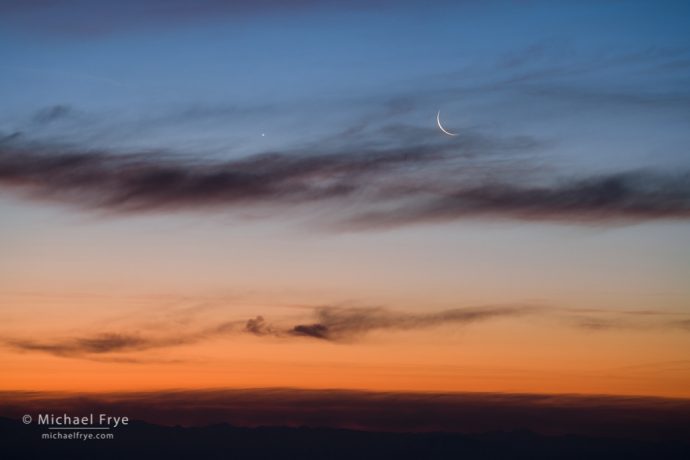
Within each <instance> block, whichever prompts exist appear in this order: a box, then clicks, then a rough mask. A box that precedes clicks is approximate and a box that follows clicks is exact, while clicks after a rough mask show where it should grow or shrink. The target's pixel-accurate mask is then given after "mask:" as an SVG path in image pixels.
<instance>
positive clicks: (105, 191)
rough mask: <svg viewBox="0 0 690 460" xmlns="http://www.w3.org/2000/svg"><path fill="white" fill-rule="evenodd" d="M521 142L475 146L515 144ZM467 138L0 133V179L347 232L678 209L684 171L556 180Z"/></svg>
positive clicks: (589, 218) (100, 199) (136, 203)
mask: <svg viewBox="0 0 690 460" xmlns="http://www.w3.org/2000/svg"><path fill="white" fill-rule="evenodd" d="M521 142H522V144H524V142H523V141H521V140H519V139H516V140H513V141H509V142H508V145H503V146H500V147H498V146H496V145H493V146H489V147H487V146H483V147H479V150H480V151H487V150H489V149H491V148H500V149H502V150H504V151H505V150H506V149H510V148H523V149H524V148H525V146H524V145H522V144H521ZM471 147H472V146H466V148H460V147H458V146H454V145H453V144H421V145H412V146H407V147H400V146H388V147H385V148H384V147H379V148H374V147H362V148H359V147H358V148H352V149H351V150H348V149H345V150H340V151H338V152H333V153H324V154H315V153H305V154H300V153H295V152H277V153H272V154H263V155H255V156H249V157H245V158H240V159H236V160H231V161H227V162H209V161H206V162H203V161H192V160H189V159H188V158H189V157H182V156H179V155H178V156H172V155H165V154H162V153H155V152H151V153H147V152H142V153H135V154H126V155H124V154H115V153H110V152H93V151H81V150H78V149H64V148H63V149H61V148H57V147H52V148H47V147H45V146H44V147H36V146H34V147H31V146H29V145H22V144H18V143H17V142H15V141H14V140H12V139H10V140H5V142H1V143H0V188H2V189H5V190H7V191H12V192H14V193H16V194H18V195H20V196H23V197H26V198H29V199H35V200H42V201H47V202H57V203H63V204H68V205H74V206H77V207H80V208H83V209H91V210H99V211H105V212H111V213H119V214H127V213H146V212H165V211H168V212H169V211H182V210H190V211H192V210H193V211H201V210H207V211H210V210H223V209H225V210H233V209H246V208H247V207H251V208H255V207H261V206H263V207H269V208H270V209H272V210H276V211H279V212H282V213H284V215H291V214H293V213H294V211H296V210H299V209H303V208H304V207H305V206H306V205H310V206H312V209H313V206H321V208H323V209H324V210H328V211H330V212H331V213H332V212H333V210H334V209H338V210H339V211H340V212H339V213H338V215H337V217H334V218H333V219H335V220H336V221H337V222H338V224H337V225H338V226H341V227H347V228H356V229H368V228H376V227H387V226H400V225H406V224H414V223H428V222H439V221H453V220H458V219H464V218H508V219H520V220H540V221H555V222H567V223H583V222H589V223H614V222H615V223H620V222H641V221H648V220H655V219H687V218H688V217H690V173H689V172H687V171H679V172H677V173H661V172H653V171H644V170H642V171H637V172H628V173H611V174H601V175H598V176H593V177H580V178H565V179H562V178H556V177H544V175H543V173H540V174H537V172H536V171H529V170H526V169H525V167H524V166H522V167H518V166H515V167H514V168H512V167H510V165H508V167H506V165H505V164H503V165H502V166H501V165H500V162H499V165H497V164H496V163H492V162H490V161H486V160H485V159H482V161H472V149H471ZM474 148H478V147H477V146H474ZM455 149H457V151H456V150H455ZM468 151H469V153H468ZM300 207H301V208H300ZM279 212H277V213H273V214H279ZM305 212H306V211H305Z"/></svg>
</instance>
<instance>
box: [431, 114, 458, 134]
mask: <svg viewBox="0 0 690 460" xmlns="http://www.w3.org/2000/svg"><path fill="white" fill-rule="evenodd" d="M436 124H437V125H438V129H440V130H441V131H443V133H444V134H448V135H449V136H457V134H455V133H451V132H450V131H448V130H447V129H446V128H444V127H443V125H442V124H441V111H440V110H439V111H438V113H437V114H436Z"/></svg>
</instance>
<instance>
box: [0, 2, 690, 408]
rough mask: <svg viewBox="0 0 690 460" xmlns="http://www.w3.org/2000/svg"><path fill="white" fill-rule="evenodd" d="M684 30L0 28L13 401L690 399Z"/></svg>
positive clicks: (47, 12)
mask: <svg viewBox="0 0 690 460" xmlns="http://www.w3.org/2000/svg"><path fill="white" fill-rule="evenodd" d="M689 15H690V5H688V3H687V2H684V1H675V2H674V1H665V2H632V1H628V2H620V1H581V2H552V1H549V2H547V1H527V0H524V1H505V2H500V1H488V2H471V1H467V2H465V1H462V2H459V1H456V2H450V1H448V2H446V1H437V2H433V5H429V4H428V2H415V1H395V2H394V1H383V0H382V1H359V0H357V1H349V2H338V1H319V2H317V1H308V0H307V1H277V0H261V1H254V2H234V1H231V2H221V1H216V0H203V1H199V2H182V1H177V0H174V1H163V0H148V1H134V0H132V1H129V0H125V1H120V2H108V1H57V2H43V1H35V2H23V1H5V2H2V3H0V55H2V56H3V59H2V61H0V99H1V100H2V110H1V111H0V215H2V220H1V223H0V252H1V253H2V257H0V304H1V305H2V308H1V309H0V340H1V341H2V347H1V348H0V363H1V364H2V366H1V367H2V369H3V370H2V374H3V375H2V378H1V379H0V390H66V391H87V390H88V391H111V390H155V389H165V388H187V389H195V388H208V387H221V388H225V387H228V388H255V387H298V388H345V389H369V390H385V391H395V390H414V391H498V392H536V393H539V392H543V393H604V394H640V395H657V396H682V397H690V352H689V351H690V283H688V282H687V281H688V279H690V225H689V224H688V217H690V185H688V184H690V174H689V172H690V157H689V155H688V145H689V141H690V129H688V128H689V123H690V90H689V89H688V88H690V32H688V28H687V24H688V19H689ZM439 110H440V111H441V113H442V117H443V120H444V123H445V125H446V127H447V128H448V129H450V130H452V131H454V132H456V133H457V134H458V135H457V136H456V137H448V136H445V135H444V134H443V133H441V132H440V131H439V130H438V129H437V128H436V124H435V122H436V119H435V118H436V114H437V112H438V111H439ZM70 168H71V169H70ZM235 172H238V173H237V174H239V176H238V177H239V179H237V181H236V182H235V179H236V178H235V176H232V181H231V180H229V179H228V177H227V174H229V173H233V174H234V173H235ZM180 178H181V179H180ZM257 178H258V179H257ZM259 316H261V317H262V319H258V318H257V317H259ZM248 320H253V322H252V323H247V321H248ZM254 326H256V327H254ZM315 326H318V327H315Z"/></svg>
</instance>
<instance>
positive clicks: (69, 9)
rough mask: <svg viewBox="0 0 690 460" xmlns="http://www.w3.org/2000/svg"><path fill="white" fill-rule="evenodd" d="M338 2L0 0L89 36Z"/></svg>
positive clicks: (27, 22)
mask: <svg viewBox="0 0 690 460" xmlns="http://www.w3.org/2000/svg"><path fill="white" fill-rule="evenodd" d="M386 3H388V4H391V3H393V2H391V1H387V0H377V1H375V2H372V1H363V0H352V1H350V2H347V5H345V4H340V6H346V7H347V8H349V9H352V8H370V7H372V6H380V5H383V4H386ZM334 6H339V2H337V1H323V0H254V1H251V2H246V1H243V0H198V1H195V2H189V1H186V0H122V1H120V2H118V3H117V5H114V4H113V3H112V2H109V1H107V0H68V1H55V2H44V1H21V0H10V1H4V2H2V3H0V18H3V19H4V20H2V21H1V22H0V23H4V24H5V25H6V26H7V27H13V28H16V27H21V28H22V29H24V30H27V31H31V32H33V33H38V34H40V35H46V36H56V35H57V36H63V37H75V38H88V37H92V36H105V35H111V34H116V33H119V32H123V31H130V30H136V29H150V28H169V27H175V26H177V27H179V26H181V25H193V24H198V23H204V22H212V21H218V20H219V19H224V20H230V21H233V20H239V19H246V18H247V17H252V16H256V15H262V16H265V15H266V14H276V13H283V14H285V13H286V12H295V11H301V10H307V9H311V10H313V9H318V10H323V9H324V8H331V7H334Z"/></svg>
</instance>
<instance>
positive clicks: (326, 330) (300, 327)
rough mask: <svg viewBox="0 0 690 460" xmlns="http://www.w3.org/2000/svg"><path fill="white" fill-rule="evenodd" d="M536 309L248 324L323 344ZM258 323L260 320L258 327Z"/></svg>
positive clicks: (348, 311) (379, 313)
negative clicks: (289, 324)
mask: <svg viewBox="0 0 690 460" xmlns="http://www.w3.org/2000/svg"><path fill="white" fill-rule="evenodd" d="M535 310H536V308H534V307H523V306H495V307H471V308H456V309H451V310H443V311H439V312H431V313H405V312H399V311H392V310H388V309H385V308H363V307H323V308H318V309H316V311H315V316H316V321H314V322H311V323H305V324H297V325H295V326H293V327H291V328H289V329H287V330H282V331H281V330H276V329H275V328H274V327H269V326H267V325H264V321H263V319H261V318H257V319H256V320H253V321H254V322H253V323H252V324H251V325H250V324H249V323H248V324H247V331H248V332H252V333H254V334H258V335H266V334H272V335H285V334H287V335H295V336H304V337H312V338H315V339H323V340H334V341H339V340H348V339H352V338H356V337H358V336H361V335H364V334H366V333H368V332H370V331H375V330H413V329H424V328H429V327H436V326H444V325H463V324H469V323H474V322H478V321H485V320H489V319H495V318H500V317H506V316H516V315H522V314H526V313H529V312H534V311H535ZM257 320H260V321H259V322H258V323H257ZM257 325H259V326H260V327H258V328H257V327H256V326H257ZM250 326H251V327H250Z"/></svg>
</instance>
